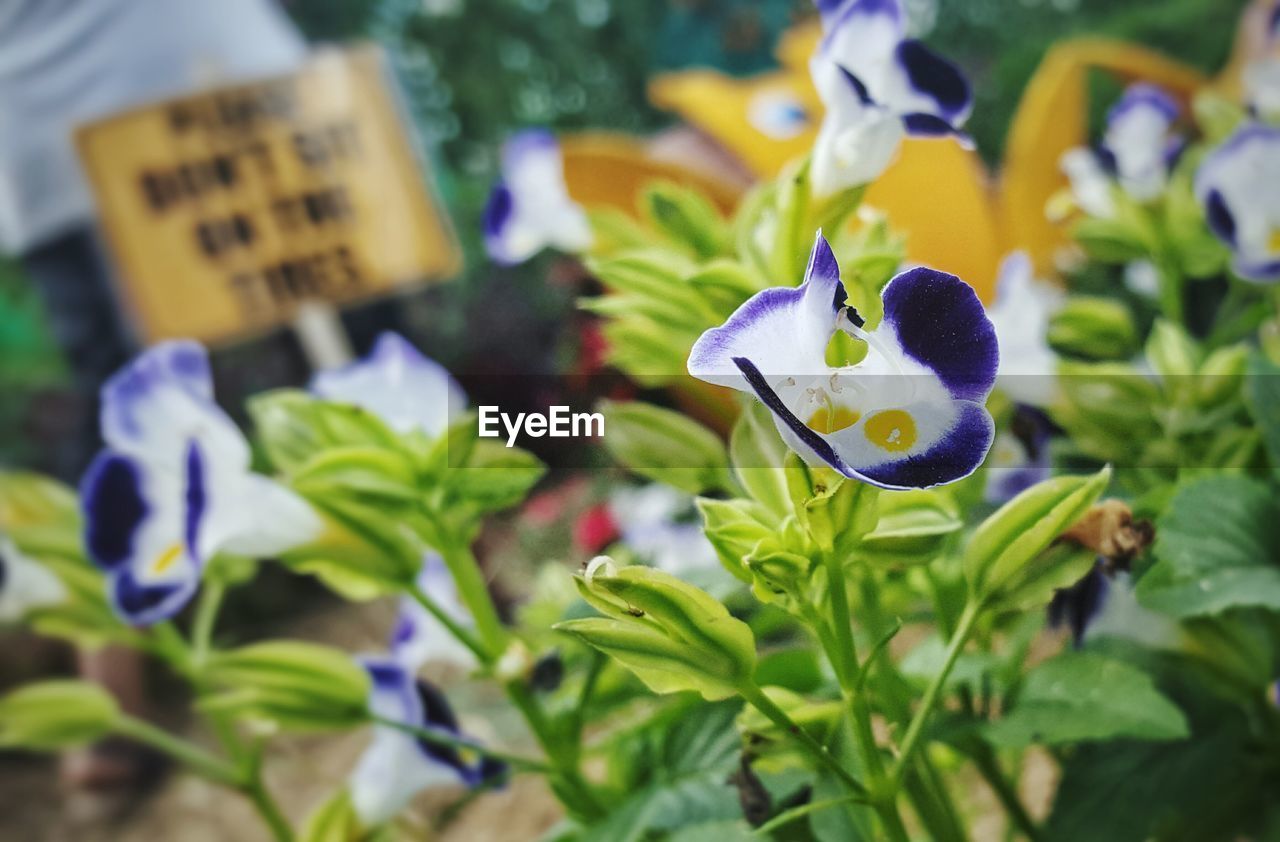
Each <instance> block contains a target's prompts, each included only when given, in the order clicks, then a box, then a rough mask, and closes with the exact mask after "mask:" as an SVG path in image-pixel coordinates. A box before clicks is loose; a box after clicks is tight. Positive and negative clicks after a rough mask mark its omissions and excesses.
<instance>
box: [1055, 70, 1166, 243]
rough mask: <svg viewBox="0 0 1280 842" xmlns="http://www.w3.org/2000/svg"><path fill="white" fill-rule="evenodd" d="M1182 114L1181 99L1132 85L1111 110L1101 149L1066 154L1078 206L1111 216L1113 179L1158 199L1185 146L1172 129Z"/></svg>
mask: <svg viewBox="0 0 1280 842" xmlns="http://www.w3.org/2000/svg"><path fill="white" fill-rule="evenodd" d="M1178 113H1179V109H1178V103H1177V101H1176V100H1175V99H1174V98H1173V97H1171V96H1170V95H1169V94H1168V93H1166V92H1165V91H1164V90H1162V89H1161V88H1159V87H1157V86H1155V85H1151V84H1148V83H1145V82H1140V83H1138V84H1135V85H1130V86H1129V87H1128V88H1127V89H1126V90H1125V92H1124V95H1123V96H1121V97H1120V100H1119V102H1117V103H1116V104H1115V105H1114V106H1112V108H1111V110H1110V111H1109V112H1108V114H1107V128H1106V132H1105V134H1104V136H1103V140H1102V143H1101V144H1100V145H1099V146H1098V148H1097V150H1095V151H1091V150H1088V149H1084V148H1076V149H1071V150H1068V151H1067V153H1066V154H1065V155H1063V157H1062V163H1061V166H1062V170H1063V172H1064V173H1066V175H1067V178H1068V179H1069V180H1070V181H1071V189H1072V192H1073V193H1074V195H1075V199H1076V204H1077V205H1078V206H1079V207H1080V209H1081V210H1083V211H1084V212H1085V213H1087V214H1089V215H1090V216H1096V217H1101V218H1108V217H1111V216H1113V215H1114V214H1115V201H1114V198H1113V197H1112V195H1111V190H1112V185H1113V183H1115V182H1118V183H1119V184H1120V187H1121V188H1122V189H1123V190H1124V191H1125V193H1127V194H1128V195H1129V196H1131V197H1132V198H1133V199H1134V200H1135V201H1138V202H1150V201H1152V200H1154V199H1157V198H1159V197H1160V195H1161V194H1162V193H1164V190H1165V186H1166V184H1167V183H1168V180H1169V170H1170V169H1171V168H1172V166H1173V163H1174V161H1176V159H1177V156H1178V154H1179V153H1180V152H1181V151H1182V149H1183V146H1184V141H1183V139H1182V138H1181V137H1180V136H1178V135H1177V134H1175V133H1174V132H1173V126H1174V123H1176V122H1177V120H1178Z"/></svg>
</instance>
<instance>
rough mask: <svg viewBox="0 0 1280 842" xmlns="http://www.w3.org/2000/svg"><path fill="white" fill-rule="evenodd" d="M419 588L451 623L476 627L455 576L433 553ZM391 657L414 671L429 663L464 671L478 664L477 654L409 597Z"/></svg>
mask: <svg viewBox="0 0 1280 842" xmlns="http://www.w3.org/2000/svg"><path fill="white" fill-rule="evenodd" d="M417 584H418V587H419V588H421V589H422V592H423V593H425V594H426V595H427V596H429V597H430V598H431V599H432V600H433V601H434V602H435V603H436V605H438V606H439V607H440V609H441V610H442V611H443V612H444V613H445V615H447V616H448V617H449V619H451V620H453V621H454V622H456V623H457V624H458V625H460V626H463V627H464V628H470V627H471V626H473V625H474V622H473V620H472V619H471V615H470V614H469V613H467V609H466V608H464V607H463V605H462V602H461V600H460V599H459V598H458V587H457V585H455V584H454V581H453V576H452V575H451V574H450V573H449V568H448V567H446V566H445V563H444V559H443V558H441V557H440V555H439V554H438V553H435V552H429V553H427V554H426V555H425V556H424V557H423V560H422V571H421V572H420V573H419V574H418V582H417ZM391 654H392V656H393V657H394V658H395V659H396V660H397V661H399V662H400V663H401V664H403V665H404V666H405V667H406V668H407V669H409V670H411V671H412V670H416V669H417V668H418V667H420V666H422V665H423V664H425V663H426V662H428V661H449V662H451V663H454V664H457V665H459V666H461V667H464V668H470V667H472V666H474V665H475V662H476V658H475V654H474V653H473V652H472V651H471V650H470V649H468V648H467V647H466V646H465V645H464V644H463V643H461V642H460V641H459V640H458V639H457V638H455V637H454V636H453V634H452V633H450V631H449V630H448V629H447V628H445V626H444V624H443V623H442V622H440V620H439V618H437V617H436V616H435V615H434V614H432V613H431V612H430V611H428V610H427V609H426V608H425V607H424V606H423V605H422V603H420V602H418V601H417V600H416V599H413V598H412V597H409V596H404V597H401V599H400V614H399V617H398V618H397V621H396V626H395V630H394V631H393V632H392V634H391Z"/></svg>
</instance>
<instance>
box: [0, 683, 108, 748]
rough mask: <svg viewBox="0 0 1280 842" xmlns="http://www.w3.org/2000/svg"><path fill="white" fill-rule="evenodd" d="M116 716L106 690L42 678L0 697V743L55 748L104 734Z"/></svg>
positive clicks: (87, 741) (92, 739)
mask: <svg viewBox="0 0 1280 842" xmlns="http://www.w3.org/2000/svg"><path fill="white" fill-rule="evenodd" d="M119 718H120V709H119V708H118V707H117V706H116V702H115V699H113V698H112V697H111V695H110V694H109V693H107V691H105V690H103V689H102V688H101V687H99V686H98V685H96V684H91V683H89V682H87V681H44V682H41V683H39V684H31V685H28V686H26V687H22V688H19V689H18V690H15V691H13V692H12V693H9V694H8V695H7V696H4V697H3V698H0V746H15V747H20V748H31V749H59V748H66V747H69V746H76V745H82V744H84V743H89V742H93V741H94V740H97V739H99V738H101V737H104V736H106V735H107V734H108V733H109V732H110V731H111V729H112V728H113V727H114V726H115V724H116V722H117V721H118V720H119Z"/></svg>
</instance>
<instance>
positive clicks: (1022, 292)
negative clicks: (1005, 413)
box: [987, 251, 1065, 406]
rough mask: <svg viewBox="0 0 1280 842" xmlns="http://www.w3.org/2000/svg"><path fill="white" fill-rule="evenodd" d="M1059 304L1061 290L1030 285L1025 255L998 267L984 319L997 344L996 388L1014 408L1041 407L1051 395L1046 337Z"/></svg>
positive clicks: (1051, 359)
mask: <svg viewBox="0 0 1280 842" xmlns="http://www.w3.org/2000/svg"><path fill="white" fill-rule="evenodd" d="M1064 299H1065V295H1064V294H1063V292H1062V290H1061V289H1059V288H1057V287H1054V286H1051V285H1049V284H1047V283H1043V282H1041V281H1038V280H1037V279H1036V277H1035V274H1034V269H1033V266H1032V264H1031V259H1030V258H1029V257H1028V256H1027V254H1026V253H1025V252H1022V251H1016V252H1013V253H1011V254H1009V255H1008V256H1007V257H1005V259H1004V260H1003V261H1002V262H1001V264H1000V276H999V278H998V279H997V281H996V300H995V302H994V303H993V304H992V305H991V307H990V308H989V309H988V310H987V317H988V318H989V319H990V320H991V324H992V325H993V326H994V327H995V331H996V336H997V338H998V339H999V343H1000V365H999V380H998V382H999V386H1000V388H1001V389H1002V390H1003V391H1004V392H1005V393H1007V394H1008V395H1009V397H1011V398H1013V399H1014V400H1015V401H1018V402H1019V403H1024V404H1030V405H1032V406H1046V405H1047V404H1048V403H1049V402H1050V401H1052V400H1053V397H1054V395H1055V394H1056V393H1057V384H1056V377H1055V374H1056V372H1057V365H1058V357H1057V355H1056V354H1055V353H1054V352H1053V349H1052V348H1050V347H1049V342H1048V339H1047V336H1048V331H1049V322H1050V320H1051V318H1052V317H1053V314H1054V313H1056V312H1057V311H1058V310H1059V309H1060V308H1061V307H1062V304H1063V301H1064Z"/></svg>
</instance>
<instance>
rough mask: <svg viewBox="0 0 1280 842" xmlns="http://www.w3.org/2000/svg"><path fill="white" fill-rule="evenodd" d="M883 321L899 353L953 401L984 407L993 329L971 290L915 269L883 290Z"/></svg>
mask: <svg viewBox="0 0 1280 842" xmlns="http://www.w3.org/2000/svg"><path fill="white" fill-rule="evenodd" d="M883 297H884V320H883V321H882V322H881V324H880V327H878V328H877V329H876V334H877V335H879V334H881V333H883V332H888V333H890V334H891V335H892V337H893V341H894V343H895V344H896V345H897V346H898V347H900V348H901V349H902V351H903V353H904V354H905V355H906V356H907V357H909V358H910V359H912V360H914V361H915V362H917V363H919V364H920V365H921V366H923V367H924V368H925V369H927V370H928V371H930V372H932V373H933V374H934V375H936V376H937V378H938V379H939V380H941V381H942V384H943V385H944V386H945V387H946V388H947V390H948V391H949V392H950V393H951V396H952V397H953V398H954V399H956V400H970V401H984V400H986V397H987V395H988V394H990V393H991V387H992V386H993V385H995V378H996V371H997V369H998V367H999V361H1000V351H999V347H998V344H997V341H996V332H995V328H994V327H993V326H992V324H991V321H990V320H989V319H988V318H987V314H986V311H985V310H983V308H982V302H981V301H979V300H978V295H977V293H975V292H974V291H973V288H972V287H970V286H969V285H968V284H966V283H965V282H964V281H962V280H960V279H959V278H957V277H956V276H955V275H948V274H947V273H945V272H939V271H937V270H935V269H929V268H927V267H923V266H921V267H917V268H915V269H910V270H908V271H906V272H903V273H902V274H900V275H897V276H896V277H894V278H893V280H891V281H890V282H889V284H888V286H886V287H885V289H884V293H883Z"/></svg>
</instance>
